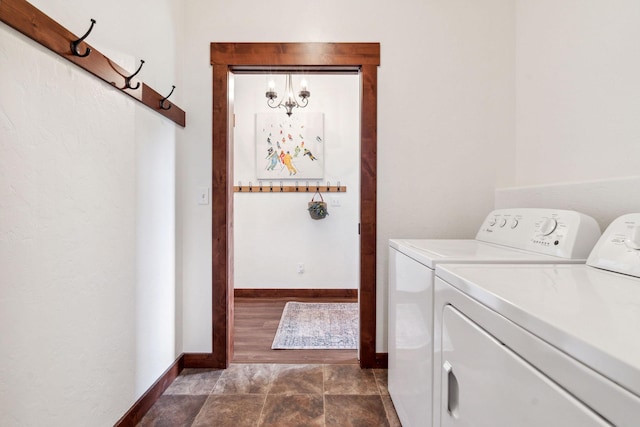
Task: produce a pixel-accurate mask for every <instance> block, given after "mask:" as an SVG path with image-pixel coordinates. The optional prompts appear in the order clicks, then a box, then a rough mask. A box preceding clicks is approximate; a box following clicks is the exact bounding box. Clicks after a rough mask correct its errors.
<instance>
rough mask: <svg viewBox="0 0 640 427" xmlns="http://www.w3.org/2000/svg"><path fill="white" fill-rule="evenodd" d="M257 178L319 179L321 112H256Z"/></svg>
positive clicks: (321, 150) (321, 165)
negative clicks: (288, 114)
mask: <svg viewBox="0 0 640 427" xmlns="http://www.w3.org/2000/svg"><path fill="white" fill-rule="evenodd" d="M256 176H257V178H258V179H265V180H269V179H273V180H281V179H322V178H323V177H324V114H323V113H311V112H309V113H307V112H299V111H296V112H295V113H294V114H293V115H291V117H288V116H287V115H286V114H283V113H281V112H280V113H257V114H256Z"/></svg>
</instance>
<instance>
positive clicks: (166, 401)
mask: <svg viewBox="0 0 640 427" xmlns="http://www.w3.org/2000/svg"><path fill="white" fill-rule="evenodd" d="M206 399H207V397H206V396H164V395H163V396H160V398H159V399H158V401H157V402H156V403H155V404H154V405H153V406H152V407H151V409H150V410H149V412H147V414H146V415H145V416H144V417H143V418H142V420H141V421H140V423H138V426H139V427H188V426H190V425H191V423H193V420H194V419H195V418H196V415H197V414H198V412H199V411H200V408H202V405H203V404H204V402H205V400H206Z"/></svg>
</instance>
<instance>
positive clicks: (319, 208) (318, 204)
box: [307, 191, 329, 219]
mask: <svg viewBox="0 0 640 427" xmlns="http://www.w3.org/2000/svg"><path fill="white" fill-rule="evenodd" d="M316 195H317V196H320V200H319V201H316V200H315V198H316ZM307 210H308V211H309V215H311V218H312V219H324V218H325V217H326V216H327V215H329V211H328V210H327V203H326V202H325V201H324V198H323V197H322V194H320V192H319V191H316V192H315V194H314V195H313V197H312V198H311V201H310V202H309V207H308V208H307Z"/></svg>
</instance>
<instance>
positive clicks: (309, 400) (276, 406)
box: [259, 394, 324, 427]
mask: <svg viewBox="0 0 640 427" xmlns="http://www.w3.org/2000/svg"><path fill="white" fill-rule="evenodd" d="M259 426H261V427H314V426H317V427H323V426H324V402H323V397H322V395H320V394H301V395H271V394H270V395H268V396H267V401H266V402H265V404H264V409H263V410H262V416H261V417H260V423H259Z"/></svg>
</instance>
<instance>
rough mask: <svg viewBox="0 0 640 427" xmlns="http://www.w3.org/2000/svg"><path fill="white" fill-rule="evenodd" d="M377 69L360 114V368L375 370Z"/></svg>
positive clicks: (368, 69) (368, 76)
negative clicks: (372, 368) (373, 368)
mask: <svg viewBox="0 0 640 427" xmlns="http://www.w3.org/2000/svg"><path fill="white" fill-rule="evenodd" d="M377 72H378V68H377V66H375V65H363V66H362V68H361V79H362V109H361V113H360V120H361V124H360V132H361V136H360V325H362V326H361V327H360V365H361V366H362V367H373V366H375V354H376V302H377V301H376V203H377V199H376V196H377V193H376V192H377V180H376V179H377V178H376V177H377V146H376V145H377V114H378V113H377V92H378V80H377V74H378V73H377Z"/></svg>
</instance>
